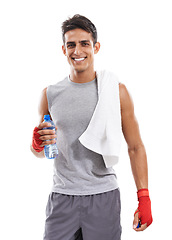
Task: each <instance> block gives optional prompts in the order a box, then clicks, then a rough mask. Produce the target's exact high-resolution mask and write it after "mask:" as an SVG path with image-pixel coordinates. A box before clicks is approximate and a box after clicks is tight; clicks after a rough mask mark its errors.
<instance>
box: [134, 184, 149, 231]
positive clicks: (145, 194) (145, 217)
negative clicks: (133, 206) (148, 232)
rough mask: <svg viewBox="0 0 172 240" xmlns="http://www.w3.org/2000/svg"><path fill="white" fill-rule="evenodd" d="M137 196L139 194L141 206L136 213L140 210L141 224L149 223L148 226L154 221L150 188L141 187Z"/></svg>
mask: <svg viewBox="0 0 172 240" xmlns="http://www.w3.org/2000/svg"><path fill="white" fill-rule="evenodd" d="M137 196H138V201H139V206H138V210H136V212H135V214H136V213H137V212H138V213H139V219H140V221H141V224H145V223H147V227H148V226H149V225H150V224H151V223H152V221H153V219H152V212H151V201H150V198H149V191H148V189H140V190H139V191H138V192H137ZM135 214H134V215H135Z"/></svg>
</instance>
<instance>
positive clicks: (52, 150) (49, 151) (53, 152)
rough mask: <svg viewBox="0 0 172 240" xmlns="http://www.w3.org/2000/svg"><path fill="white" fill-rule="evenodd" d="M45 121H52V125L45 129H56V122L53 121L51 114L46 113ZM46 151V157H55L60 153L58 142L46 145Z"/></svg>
mask: <svg viewBox="0 0 172 240" xmlns="http://www.w3.org/2000/svg"><path fill="white" fill-rule="evenodd" d="M44 122H48V123H51V127H46V128H44V129H51V130H55V124H54V123H53V121H51V119H50V115H44ZM44 153H45V156H46V158H48V159H54V158H55V157H56V156H57V154H58V149H57V144H56V143H53V144H49V145H45V146H44Z"/></svg>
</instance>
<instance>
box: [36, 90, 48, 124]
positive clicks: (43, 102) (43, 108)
mask: <svg viewBox="0 0 172 240" xmlns="http://www.w3.org/2000/svg"><path fill="white" fill-rule="evenodd" d="M38 112H39V115H40V122H42V120H43V117H44V115H46V114H49V110H48V100H47V88H44V89H43V90H42V92H41V96H40V101H39V107H38Z"/></svg>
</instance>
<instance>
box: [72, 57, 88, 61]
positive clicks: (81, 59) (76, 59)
mask: <svg viewBox="0 0 172 240" xmlns="http://www.w3.org/2000/svg"><path fill="white" fill-rule="evenodd" d="M86 58H87V57H82V58H72V59H73V60H74V61H76V62H81V61H84V60H85V59H86Z"/></svg>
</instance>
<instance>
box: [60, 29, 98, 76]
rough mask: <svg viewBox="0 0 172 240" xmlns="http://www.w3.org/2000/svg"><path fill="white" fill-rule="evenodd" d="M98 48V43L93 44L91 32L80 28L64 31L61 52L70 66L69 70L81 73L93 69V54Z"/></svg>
mask: <svg viewBox="0 0 172 240" xmlns="http://www.w3.org/2000/svg"><path fill="white" fill-rule="evenodd" d="M99 49H100V44H99V43H98V42H97V43H96V44H95V45H94V44H93V39H92V35H91V33H88V32H86V31H84V30H82V29H79V28H77V29H74V30H70V31H68V32H66V33H65V44H64V45H63V46H62V50H63V53H64V54H65V56H66V57H67V60H68V62H69V64H70V66H71V71H73V72H75V73H81V72H85V71H94V54H96V53H97V52H98V51H99Z"/></svg>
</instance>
